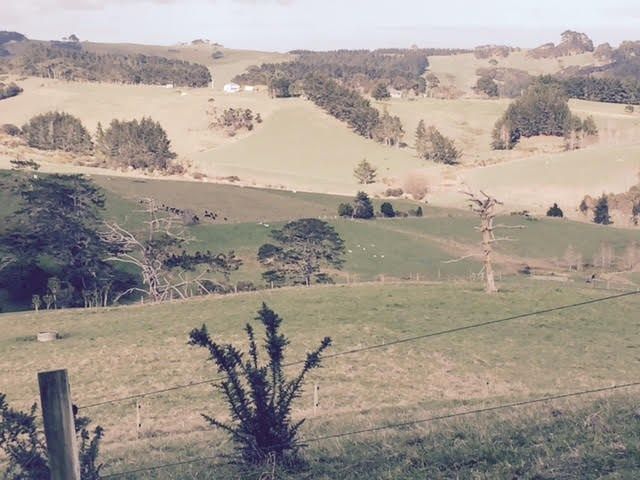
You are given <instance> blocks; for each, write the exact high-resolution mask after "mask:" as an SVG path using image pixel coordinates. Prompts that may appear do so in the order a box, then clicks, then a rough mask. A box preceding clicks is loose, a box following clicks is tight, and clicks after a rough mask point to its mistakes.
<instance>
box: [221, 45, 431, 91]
mask: <svg viewBox="0 0 640 480" xmlns="http://www.w3.org/2000/svg"><path fill="white" fill-rule="evenodd" d="M292 53H295V54H296V55H297V58H296V59H295V60H293V61H290V62H286V63H265V64H262V65H260V66H253V67H250V68H249V69H248V70H247V71H246V72H245V73H243V74H240V75H237V76H236V77H235V79H234V81H235V82H237V83H240V84H260V85H269V86H270V91H271V93H272V94H273V95H274V96H277V97H286V96H293V95H296V94H299V93H300V92H299V91H298V92H297V91H296V85H299V84H300V82H302V81H304V80H305V79H306V78H307V77H308V76H309V75H321V76H325V77H329V78H332V79H334V80H335V81H337V82H339V83H340V84H341V85H343V86H346V87H349V88H351V89H358V90H362V91H364V92H371V91H372V90H373V88H374V87H375V85H376V84H378V83H380V82H382V83H384V84H385V85H386V86H391V87H393V88H397V89H398V90H413V91H415V92H416V93H424V91H425V88H426V84H425V82H424V79H423V78H422V75H423V74H424V72H425V71H426V69H427V67H428V66H429V60H428V57H427V55H428V53H429V51H427V50H420V49H416V50H402V49H387V50H374V51H370V50H336V51H330V52H312V51H307V50H296V51H294V52H292Z"/></svg>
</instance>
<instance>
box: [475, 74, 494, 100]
mask: <svg viewBox="0 0 640 480" xmlns="http://www.w3.org/2000/svg"><path fill="white" fill-rule="evenodd" d="M476 91H477V92H478V93H484V94H485V95H487V96H488V97H497V96H498V84H497V83H496V82H495V80H494V79H493V78H491V77H489V76H482V77H480V78H479V79H478V81H477V82H476Z"/></svg>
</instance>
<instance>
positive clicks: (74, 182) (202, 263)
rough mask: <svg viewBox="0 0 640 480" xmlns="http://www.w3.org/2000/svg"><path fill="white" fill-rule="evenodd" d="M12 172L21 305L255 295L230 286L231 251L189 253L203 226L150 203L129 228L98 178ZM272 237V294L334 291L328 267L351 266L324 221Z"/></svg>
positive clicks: (3, 272) (14, 272) (10, 258)
mask: <svg viewBox="0 0 640 480" xmlns="http://www.w3.org/2000/svg"><path fill="white" fill-rule="evenodd" d="M13 166H14V170H13V171H11V172H7V173H4V174H3V175H2V176H1V177H0V182H1V183H2V187H3V192H5V195H8V197H5V201H8V203H10V204H13V205H15V208H14V209H13V211H12V213H10V214H9V215H7V216H6V218H4V219H3V220H4V221H3V230H2V232H1V233H0V288H2V289H4V290H5V291H6V292H7V295H8V299H9V300H10V301H11V302H12V303H13V304H17V305H23V306H26V305H31V306H32V307H33V308H34V309H35V310H39V309H40V308H47V309H50V308H65V307H89V306H95V307H98V306H107V305H111V304H114V303H118V302H120V301H121V300H126V299H129V298H132V296H136V297H140V296H142V297H143V298H148V299H150V300H151V301H154V302H163V301H167V300H171V299H173V298H188V297H192V296H195V295H208V294H213V293H228V292H232V291H234V290H235V289H238V290H253V289H255V286H253V285H252V284H249V283H247V282H244V283H243V284H242V285H240V283H238V284H236V285H235V288H234V287H233V286H232V285H231V284H230V276H231V275H232V274H233V272H235V271H237V270H238V269H239V268H240V267H241V266H242V264H243V261H242V259H240V258H238V257H237V256H236V255H235V253H234V252H233V251H228V252H212V251H209V250H206V251H202V250H194V249H193V248H192V247H191V243H192V240H193V238H192V236H191V233H190V227H191V226H192V225H194V224H196V223H197V222H193V221H192V219H190V218H187V219H186V221H185V211H183V210H181V209H175V208H168V207H167V206H165V205H162V204H160V203H158V202H156V201H155V200H153V199H150V198H145V199H141V200H140V201H139V203H138V212H137V213H138V215H139V216H140V217H141V218H140V220H139V221H137V222H136V223H134V224H133V225H132V226H130V225H129V224H122V223H119V222H118V221H115V220H112V219H109V218H108V217H107V215H106V210H105V208H106V200H105V195H104V192H103V191H102V190H101V189H100V188H99V187H98V186H96V185H95V184H94V183H93V182H92V181H91V180H90V179H88V178H86V177H84V176H82V175H61V174H48V175H47V174H40V173H38V174H35V173H34V172H35V171H36V170H37V168H38V165H37V164H35V163H33V162H28V161H27V162H25V161H15V162H13ZM204 216H205V217H208V216H209V217H211V218H212V219H215V218H217V215H214V214H212V213H211V212H208V211H207V212H205V215H204ZM189 217H192V216H191V215H190V216H189ZM270 237H271V241H270V242H269V243H267V244H265V245H263V246H261V247H260V248H259V250H258V252H257V254H256V255H257V259H258V261H259V262H260V264H261V265H262V266H263V267H264V269H265V272H264V274H263V278H264V279H265V282H266V283H267V284H268V285H269V284H270V285H271V286H282V285H297V284H304V285H310V284H311V283H317V282H320V283H328V282H331V281H332V279H331V277H330V275H329V274H328V273H327V271H326V268H327V267H331V268H338V269H339V268H340V267H341V265H342V264H343V258H342V257H343V254H344V242H343V240H342V239H341V238H340V236H339V235H338V234H337V233H336V232H335V230H334V228H333V227H332V226H331V225H330V224H328V223H327V222H324V221H322V220H319V219H314V218H306V219H300V220H296V221H292V222H289V223H287V224H286V225H284V226H283V227H282V228H281V229H276V230H273V231H272V232H271V234H270Z"/></svg>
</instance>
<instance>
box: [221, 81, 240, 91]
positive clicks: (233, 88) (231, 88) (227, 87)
mask: <svg viewBox="0 0 640 480" xmlns="http://www.w3.org/2000/svg"><path fill="white" fill-rule="evenodd" d="M223 90H224V93H238V92H239V91H240V85H238V84H237V83H227V84H226V85H225V86H224V88H223Z"/></svg>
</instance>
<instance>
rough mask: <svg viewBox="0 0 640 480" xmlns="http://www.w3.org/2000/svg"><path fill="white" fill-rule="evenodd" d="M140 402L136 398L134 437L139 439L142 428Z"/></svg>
mask: <svg viewBox="0 0 640 480" xmlns="http://www.w3.org/2000/svg"><path fill="white" fill-rule="evenodd" d="M141 416H142V404H141V403H140V400H136V438H138V439H140V432H141V430H142V418H141Z"/></svg>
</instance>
